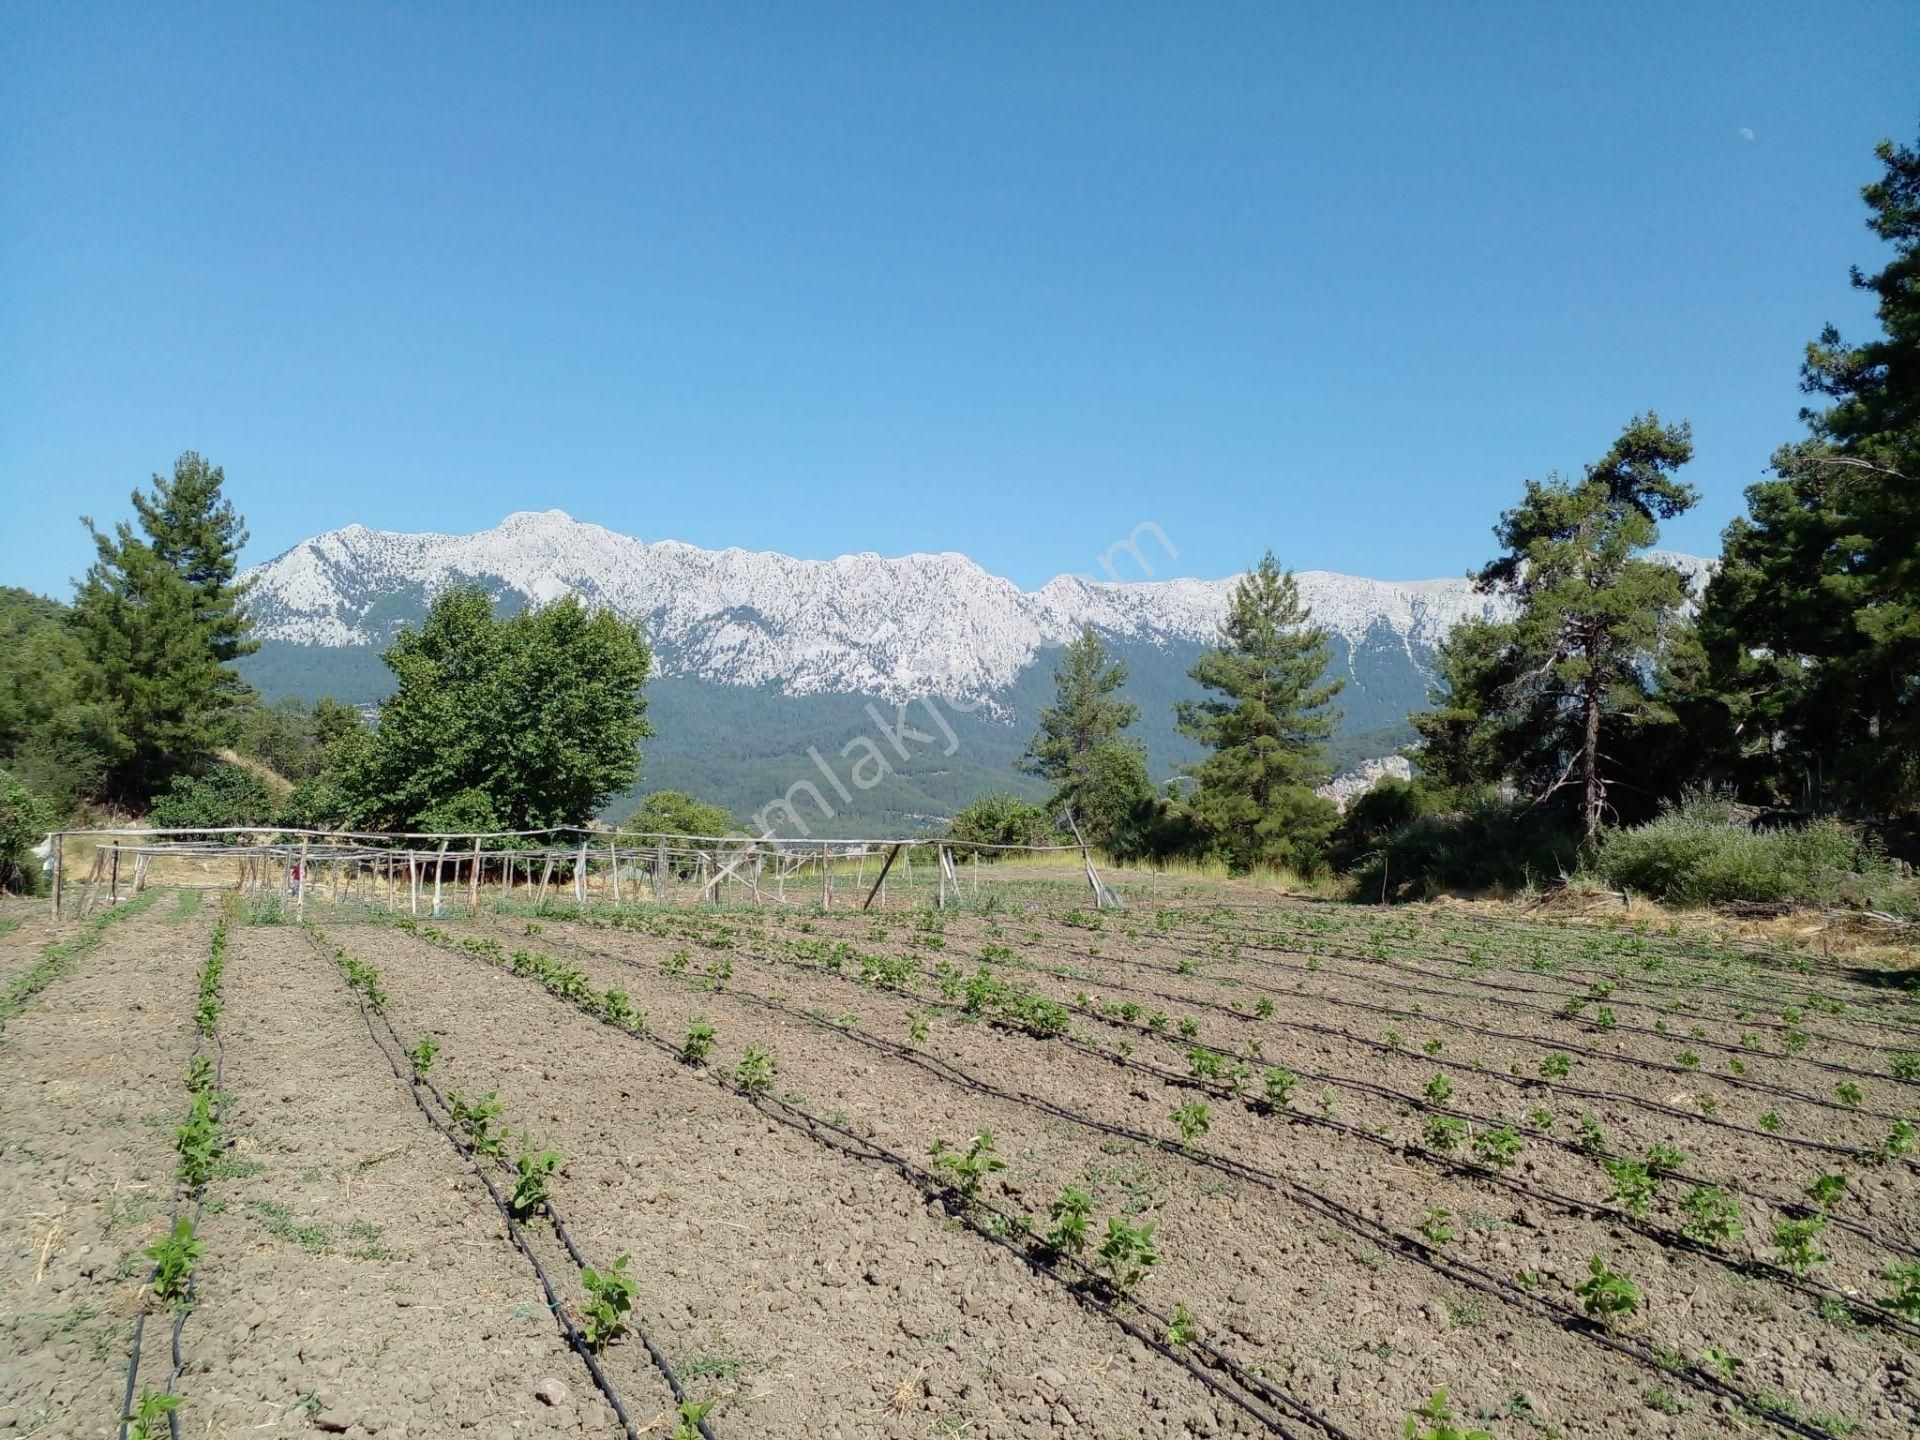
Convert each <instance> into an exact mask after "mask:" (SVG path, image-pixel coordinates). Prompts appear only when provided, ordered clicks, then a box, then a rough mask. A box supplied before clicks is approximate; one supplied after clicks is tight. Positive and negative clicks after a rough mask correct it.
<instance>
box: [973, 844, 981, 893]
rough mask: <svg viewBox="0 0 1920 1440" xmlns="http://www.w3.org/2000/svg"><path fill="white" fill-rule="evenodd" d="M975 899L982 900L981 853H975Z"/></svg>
mask: <svg viewBox="0 0 1920 1440" xmlns="http://www.w3.org/2000/svg"><path fill="white" fill-rule="evenodd" d="M973 898H974V899H976V900H978V899H979V898H980V852H979V851H978V850H976V851H974V852H973Z"/></svg>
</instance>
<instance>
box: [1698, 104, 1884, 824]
mask: <svg viewBox="0 0 1920 1440" xmlns="http://www.w3.org/2000/svg"><path fill="white" fill-rule="evenodd" d="M1875 153H1876V154H1877V155H1878V157H1879V159H1880V161H1881V164H1882V165H1883V166H1884V167H1885V168H1884V171H1883V173H1882V174H1881V176H1880V177H1879V178H1878V179H1877V180H1875V181H1874V182H1873V183H1872V184H1870V185H1868V186H1866V187H1865V189H1864V190H1863V191H1862V192H1861V194H1862V196H1863V198H1864V199H1865V201H1866V203H1867V207H1868V209H1869V211H1870V212H1871V214H1870V217H1869V219H1868V222H1867V224H1868V228H1869V229H1871V230H1872V231H1873V232H1874V233H1875V234H1876V235H1877V236H1878V237H1879V238H1880V239H1882V240H1884V241H1886V242H1888V243H1889V244H1891V245H1892V246H1893V250H1894V254H1893V258H1892V259H1891V260H1890V261H1888V263H1887V264H1886V266H1885V267H1884V268H1883V269H1881V270H1880V271H1879V272H1878V273H1877V274H1873V275H1867V274H1864V273H1862V272H1861V271H1860V270H1858V269H1856V270H1854V271H1853V277H1852V278H1853V284H1854V286H1855V287H1856V288H1858V289H1861V290H1866V291H1869V292H1871V293H1872V294H1873V295H1874V297H1875V300H1876V302H1877V307H1878V315H1879V320H1880V326H1881V330H1882V334H1881V335H1880V336H1878V337H1876V338H1874V339H1872V340H1869V341H1866V342H1865V343H1862V344H1859V345H1853V344H1849V343H1848V342H1847V341H1845V340H1843V339H1842V338H1841V336H1840V333H1839V332H1838V331H1837V330H1835V329H1834V328H1833V327H1832V326H1828V327H1827V328H1826V329H1825V330H1824V331H1823V332H1822V334H1821V335H1820V338H1819V339H1818V340H1816V341H1814V342H1813V343H1812V344H1810V345H1808V346H1807V353H1806V359H1805V362H1804V363H1803V365H1802V366H1801V372H1800V374H1801V387H1802V389H1803V390H1805V391H1806V392H1807V393H1808V394H1811V395H1817V396H1821V397H1823V398H1824V399H1825V400H1826V401H1827V402H1828V403H1827V404H1826V405H1825V406H1824V407H1823V408H1815V407H1811V406H1810V407H1808V408H1807V409H1804V410H1802V411H1801V418H1802V419H1803V420H1804V421H1805V422H1806V424H1807V426H1808V430H1809V434H1808V436H1807V437H1806V438H1805V439H1802V440H1800V441H1798V442H1795V443H1793V444H1790V445H1787V446H1785V447H1783V448H1782V449H1781V450H1779V451H1778V452H1777V453H1776V454H1775V455H1774V457H1773V470H1774V475H1775V478H1774V479H1772V480H1768V481H1763V482H1762V483H1760V484H1758V485H1755V486H1752V487H1751V488H1750V489H1749V490H1748V491H1747V509H1748V513H1747V515H1746V516H1744V517H1742V518H1741V519H1738V520H1735V521H1734V523H1733V524H1732V525H1730V526H1729V527H1728V528H1727V531H1726V535H1725V538H1724V542H1723V553H1722V559H1721V566H1720V570H1719V573H1718V575H1717V576H1716V577H1715V579H1714V581H1713V583H1712V585H1711V586H1710V587H1709V589H1708V592H1707V597H1706V602H1705V605H1704V607H1703V612H1702V616H1701V627H1700V628H1701V634H1702V639H1703V642H1704V644H1705V647H1706V650H1707V655H1708V659H1709V665H1710V675H1711V690H1712V692H1713V696H1714V699H1715V700H1716V702H1717V704H1718V706H1719V707H1720V710H1721V715H1722V725H1721V729H1722V731H1723V733H1724V735H1725V736H1726V743H1727V746H1728V748H1729V751H1730V756H1729V757H1728V758H1730V760H1731V762H1732V764H1733V765H1734V767H1735V770H1736V773H1737V774H1739V775H1740V776H1741V778H1743V779H1744V780H1745V781H1746V782H1747V783H1748V784H1749V785H1750V786H1751V787H1752V788H1754V789H1756V790H1760V791H1763V792H1766V793H1769V794H1770V795H1771V796H1772V797H1773V798H1775V799H1779V800H1798V801H1800V802H1802V803H1805V804H1807V805H1810V806H1813V807H1815V808H1825V807H1828V806H1832V805H1836V804H1838V805H1847V806H1852V807H1854V808H1858V809H1863V810H1869V811H1877V812H1880V813H1886V814H1895V813H1906V812H1912V811H1914V810H1916V809H1920V150H1916V149H1910V148H1907V147H1904V146H1898V147H1897V146H1895V145H1894V144H1893V142H1892V141H1882V142H1881V144H1880V145H1879V147H1878V149H1877V150H1876V152H1875Z"/></svg>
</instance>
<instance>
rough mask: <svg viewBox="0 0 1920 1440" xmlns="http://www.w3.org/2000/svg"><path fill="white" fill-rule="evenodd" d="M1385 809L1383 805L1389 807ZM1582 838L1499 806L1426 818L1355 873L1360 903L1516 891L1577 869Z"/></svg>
mask: <svg viewBox="0 0 1920 1440" xmlns="http://www.w3.org/2000/svg"><path fill="white" fill-rule="evenodd" d="M1385 803H1386V802H1384V801H1383V802H1382V804H1383V805H1384V804H1385ZM1579 848H1580V847H1579V837H1578V836H1577V835H1575V834H1573V833H1572V832H1571V831H1570V830H1568V829H1566V828H1565V826H1564V825H1563V824H1561V823H1560V821H1559V820H1558V819H1557V818H1556V817H1553V816H1550V815H1546V814H1543V813H1539V812H1534V813H1529V812H1527V811H1525V810H1523V809H1521V808H1519V807H1516V806H1511V805H1507V804H1504V803H1501V802H1498V801H1492V800H1486V801H1481V802H1478V803H1476V804H1474V805H1472V806H1470V807H1469V808H1467V809H1465V810H1458V811H1453V812H1450V813H1447V814H1435V815H1419V816H1417V817H1416V818H1414V819H1412V820H1410V821H1409V822H1408V823H1406V824H1404V825H1402V826H1400V827H1398V828H1397V829H1394V830H1392V831H1391V832H1390V833H1388V834H1387V835H1386V836H1385V838H1384V839H1382V840H1381V841H1380V842H1379V844H1378V845H1377V846H1376V847H1375V848H1374V849H1373V851H1372V852H1371V853H1370V854H1368V855H1364V856H1359V857H1356V861H1355V865H1354V868H1353V870H1352V872H1351V874H1352V879H1353V884H1354V898H1355V899H1356V900H1376V901H1377V900H1379V899H1380V898H1381V897H1382V896H1383V895H1384V896H1385V897H1386V898H1387V899H1389V900H1419V899H1424V898H1426V897H1428V896H1430V895H1434V894H1438V893H1439V892H1441V891H1444V890H1516V889H1520V888H1521V887H1523V886H1526V885H1528V884H1533V883H1537V882H1540V881H1543V880H1550V879H1552V878H1553V877H1555V876H1557V875H1560V874H1563V873H1565V872H1567V871H1570V870H1571V869H1573V867H1574V864H1575V861H1576V859H1577V857H1578V854H1579Z"/></svg>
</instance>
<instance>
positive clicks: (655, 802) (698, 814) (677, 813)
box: [620, 790, 739, 836]
mask: <svg viewBox="0 0 1920 1440" xmlns="http://www.w3.org/2000/svg"><path fill="white" fill-rule="evenodd" d="M620 828H621V829H623V830H631V831H635V832H638V833H639V834H642V835H706V836H721V835H732V834H734V833H736V832H737V831H738V829H739V827H738V826H737V825H735V824H734V821H733V816H732V815H730V814H728V813H727V808H726V807H725V806H724V805H710V804H708V803H707V802H706V801H704V800H696V799H694V798H693V796H691V795H689V794H687V793H686V792H685V791H683V790H655V791H654V792H653V793H652V794H650V795H648V796H647V797H646V798H644V799H643V800H641V802H640V806H639V808H638V809H637V810H635V811H634V812H633V814H631V815H629V816H628V817H627V818H626V822H625V823H624V824H623V825H622V826H621V827H620Z"/></svg>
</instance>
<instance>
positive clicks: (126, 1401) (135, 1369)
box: [108, 892, 227, 1440]
mask: <svg viewBox="0 0 1920 1440" xmlns="http://www.w3.org/2000/svg"><path fill="white" fill-rule="evenodd" d="M156 893H157V892H156ZM108 913H109V914H111V913H113V912H111V911H109V912H108ZM223 923H225V920H224V917H223V918H222V920H220V921H216V922H215V926H216V928H217V927H218V926H219V925H220V924H223ZM219 993H220V991H219V988H218V987H216V988H215V990H214V994H215V995H216V996H217V995H219ZM225 1008H226V1007H225V1005H224V1003H223V1004H222V1006H221V1009H222V1010H224V1009H225ZM196 1028H197V1027H196ZM206 1038H207V1037H206V1036H204V1035H202V1036H200V1037H199V1038H197V1039H196V1040H195V1041H194V1042H193V1054H192V1055H189V1056H188V1057H187V1064H188V1065H189V1067H191V1065H192V1064H193V1061H194V1059H195V1058H196V1057H198V1056H199V1054H200V1052H201V1049H202V1048H203V1046H204V1044H205V1041H206ZM213 1045H214V1058H213V1088H214V1093H216V1094H218V1093H219V1090H220V1082H221V1079H222V1078H223V1076H224V1075H225V1073H226V1066H227V1046H226V1042H225V1041H224V1040H222V1039H221V1038H220V1021H219V1014H218V1012H216V1014H215V1016H214V1025H213ZM181 1190H182V1182H181V1179H180V1177H179V1174H178V1172H177V1171H176V1173H175V1175H174V1181H173V1204H172V1206H171V1208H170V1211H169V1214H168V1217H167V1228H168V1231H169V1232H171V1231H172V1229H173V1227H174V1225H176V1224H177V1223H178V1222H179V1219H180V1195H181ZM206 1204H207V1201H206V1192H205V1191H204V1190H203V1191H202V1192H201V1193H200V1195H199V1196H198V1197H197V1198H196V1199H195V1200H194V1204H193V1229H194V1233H195V1234H196V1235H197V1234H198V1233H199V1231H200V1221H201V1218H202V1217H203V1215H204V1214H205V1212H206ZM159 1272H160V1267H159V1266H158V1265H157V1264H156V1265H155V1266H154V1267H153V1269H152V1270H150V1271H148V1272H147V1286H148V1287H149V1288H151V1287H152V1285H153V1279H154V1276H155V1275H157V1274H159ZM199 1288H200V1267H199V1266H198V1265H196V1266H194V1267H193V1273H192V1275H191V1276H190V1277H189V1279H188V1281H187V1293H186V1297H185V1298H184V1299H183V1300H182V1301H181V1302H180V1304H179V1305H178V1306H177V1307H176V1309H175V1311H174V1317H173V1332H172V1335H171V1337H170V1342H169V1348H170V1351H171V1359H172V1362H173V1367H172V1369H171V1370H170V1371H169V1372H168V1374H167V1388H166V1390H165V1392H164V1393H166V1394H168V1395H171V1394H173V1387H174V1386H175V1385H177V1384H178V1383H179V1381H180V1373H181V1371H182V1370H184V1369H185V1368H186V1362H185V1360H183V1359H182V1358H181V1354H180V1332H181V1331H182V1330H184V1329H185V1328H186V1324H187V1316H188V1315H189V1314H191V1313H192V1310H193V1297H194V1295H195V1293H196V1292H197V1291H198V1290H199ZM146 1333H147V1311H146V1307H145V1305H144V1304H143V1305H142V1307H141V1310H140V1315H139V1317H138V1318H137V1319H136V1320H135V1321H134V1325H133V1348H132V1350H131V1351H130V1352H129V1353H128V1356H127V1385H126V1393H125V1394H124V1396H123V1397H122V1398H121V1402H120V1429H119V1437H120V1440H127V1426H128V1425H129V1424H130V1423H131V1421H132V1417H133V1392H134V1387H135V1386H136V1385H137V1384H138V1383H139V1377H140V1351H141V1345H142V1343H143V1342H144V1340H145V1338H146ZM167 1433H168V1435H169V1436H171V1437H172V1440H180V1413H179V1410H178V1408H177V1407H176V1408H175V1409H173V1410H169V1411H168V1412H167Z"/></svg>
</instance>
